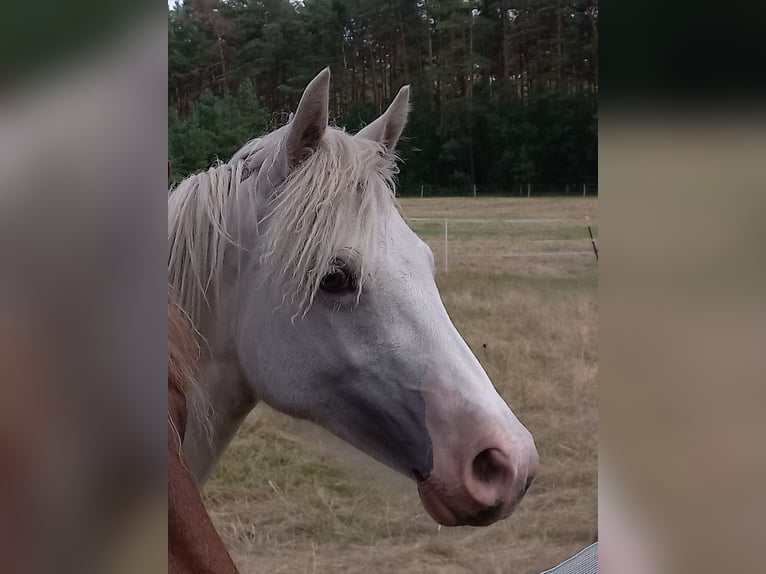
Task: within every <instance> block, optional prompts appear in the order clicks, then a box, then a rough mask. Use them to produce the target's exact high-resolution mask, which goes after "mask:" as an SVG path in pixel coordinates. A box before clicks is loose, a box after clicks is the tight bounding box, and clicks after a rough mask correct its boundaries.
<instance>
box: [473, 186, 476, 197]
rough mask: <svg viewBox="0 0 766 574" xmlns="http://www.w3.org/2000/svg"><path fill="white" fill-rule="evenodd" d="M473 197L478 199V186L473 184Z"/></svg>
mask: <svg viewBox="0 0 766 574" xmlns="http://www.w3.org/2000/svg"><path fill="white" fill-rule="evenodd" d="M473 196H474V197H476V184H475V183H474V184H473Z"/></svg>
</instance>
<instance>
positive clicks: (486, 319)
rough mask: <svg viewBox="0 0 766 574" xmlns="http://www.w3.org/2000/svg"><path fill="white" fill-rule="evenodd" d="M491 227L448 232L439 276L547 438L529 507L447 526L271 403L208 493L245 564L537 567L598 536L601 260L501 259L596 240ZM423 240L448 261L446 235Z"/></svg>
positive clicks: (453, 307) (467, 332)
mask: <svg viewBox="0 0 766 574" xmlns="http://www.w3.org/2000/svg"><path fill="white" fill-rule="evenodd" d="M401 203H402V209H403V211H404V213H405V214H406V215H408V216H410V217H449V218H477V219H490V218H492V219H516V218H562V219H574V220H577V221H574V222H571V221H568V222H563V223H562V224H561V225H563V226H567V225H568V226H570V227H572V226H575V227H576V226H577V225H578V221H579V222H582V221H585V217H586V216H589V217H590V218H591V221H593V220H594V219H595V216H596V202H595V200H593V199H547V198H546V199H525V198H524V199H510V198H509V199H500V198H492V199H478V200H477V199H473V198H470V199H438V200H437V199H424V200H423V199H419V198H417V199H405V200H402V202H401ZM524 225H527V226H529V225H530V224H524ZM583 225H587V223H585V224H583ZM413 227H414V228H415V229H416V230H418V227H417V225H416V224H413ZM489 229H491V230H492V233H482V232H481V230H474V231H473V232H471V231H470V230H468V232H466V233H464V234H462V235H461V234H459V233H456V234H455V235H454V236H453V237H451V238H450V246H449V250H450V253H449V258H450V259H449V273H443V272H440V273H439V274H438V277H437V281H438V283H439V287H440V289H441V292H442V295H443V297H444V300H445V303H446V306H447V308H448V310H449V311H450V314H451V316H452V318H453V320H454V321H455V323H456V325H457V327H458V329H459V330H460V332H461V333H462V334H463V336H464V337H465V339H466V340H467V341H468V343H469V345H470V346H471V348H472V349H474V352H476V354H477V356H478V357H479V360H480V361H481V362H482V364H483V365H484V366H485V368H486V369H487V372H488V373H489V375H490V377H491V378H492V380H493V381H494V383H495V384H496V386H497V387H498V390H499V391H500V392H501V394H502V395H503V396H504V397H505V398H506V400H507V401H508V402H509V404H510V405H511V406H512V408H513V410H514V412H515V413H516V414H517V415H518V416H519V418H520V419H521V420H522V421H523V422H524V423H525V424H526V425H527V427H528V428H529V429H530V430H531V431H532V433H533V435H534V436H535V440H536V442H537V445H538V450H539V452H540V458H541V470H540V473H539V475H538V478H537V480H536V481H535V484H534V486H533V487H532V489H531V490H530V492H529V493H528V495H527V497H526V498H525V500H524V502H523V503H522V505H521V507H520V509H519V510H518V511H517V512H516V513H515V514H514V515H513V516H512V517H511V518H509V519H508V520H505V521H502V522H500V523H498V524H495V525H493V526H491V527H488V528H482V529H477V528H470V527H465V528H455V529H446V528H443V529H439V528H438V527H437V526H436V524H435V523H434V522H433V521H432V520H431V519H430V518H429V517H428V516H427V515H426V513H425V512H424V511H423V509H422V508H421V506H420V503H419V500H418V497H417V492H416V490H415V487H414V484H412V483H410V482H409V481H407V480H406V479H404V478H402V477H400V476H398V475H396V474H394V473H393V472H392V471H389V470H388V469H385V468H384V467H382V466H381V465H379V464H377V463H375V462H373V461H371V460H369V459H368V458H366V457H364V456H363V455H361V454H359V453H357V452H356V451H353V450H352V449H351V448H350V447H348V446H346V445H344V444H342V443H340V441H338V440H337V439H334V438H333V437H331V436H329V435H328V434H327V433H324V432H321V431H317V429H316V428H315V427H312V426H310V425H308V424H306V423H302V422H299V421H293V420H291V419H288V418H287V417H284V416H282V415H279V414H278V413H275V412H273V411H271V410H269V409H268V408H266V407H263V406H259V407H258V408H257V409H256V410H255V411H254V413H253V414H252V415H251V416H250V417H249V418H248V419H247V421H246V422H245V425H244V426H243V428H242V429H241V430H240V432H239V434H238V435H237V437H236V438H235V440H234V442H233V444H232V446H231V448H230V449H229V451H228V452H227V454H226V455H225V457H224V459H223V461H222V463H221V465H220V467H219V468H218V470H217V472H216V474H215V476H214V478H213V479H212V480H211V482H210V483H209V484H208V486H207V488H206V490H205V497H206V502H207V505H208V508H209V510H210V512H211V514H212V516H213V519H214V521H215V523H216V526H217V527H218V529H219V531H220V532H221V534H222V536H223V538H224V540H225V542H226V543H227V546H228V547H229V549H230V550H231V552H232V554H233V556H234V558H235V560H236V562H237V564H238V565H239V567H240V568H241V570H242V572H244V573H249V572H269V573H271V572H274V573H277V572H290V573H293V572H300V573H302V572H326V573H334V572H369V573H372V572H375V573H378V572H380V573H389V572H390V573H418V574H425V573H431V572H433V573H436V572H439V573H465V572H488V573H494V572H497V573H505V572H508V573H511V572H513V573H521V574H526V573H535V572H540V571H542V570H544V569H546V568H548V567H551V566H553V565H554V564H556V563H558V562H559V561H561V560H562V559H564V558H565V557H567V556H569V555H571V554H573V553H574V552H575V551H577V550H579V549H580V548H582V547H583V546H585V545H587V544H589V543H590V542H591V541H592V540H593V539H594V538H595V537H596V536H597V526H596V509H597V508H596V500H597V497H596V492H597V443H598V439H597V413H596V386H595V376H596V369H597V355H596V352H597V333H596V314H597V307H596V283H597V270H596V264H595V261H594V259H593V256H592V254H591V255H590V256H589V257H585V256H567V257H539V256H535V257H501V256H497V254H498V253H499V254H502V253H519V252H523V251H527V252H535V253H537V252H540V251H550V250H558V251H579V250H587V249H589V248H590V243H589V242H588V241H587V240H584V239H581V238H579V237H575V238H570V237H569V236H565V234H564V232H562V231H561V229H555V228H554V229H550V226H542V227H537V228H534V226H532V229H528V230H525V231H524V232H523V233H518V232H517V230H514V229H508V228H507V226H506V227H503V226H502V225H500V224H491V225H490V227H489ZM549 232H550V234H549ZM566 233H569V232H568V231H567V232H566ZM586 233H587V231H586ZM549 235H550V236H552V238H553V239H554V241H549V240H548V239H547V237H548V236H549ZM422 236H423V238H424V239H425V240H426V241H428V242H429V244H431V245H432V249H433V250H434V252H435V255H436V258H437V262H438V261H440V255H443V253H441V252H440V249H443V235H441V234H429V233H427V232H425V233H423V234H422ZM488 255H489V256H491V257H488Z"/></svg>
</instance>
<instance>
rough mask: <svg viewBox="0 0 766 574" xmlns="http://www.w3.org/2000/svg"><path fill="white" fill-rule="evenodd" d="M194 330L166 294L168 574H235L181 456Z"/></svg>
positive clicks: (191, 390)
mask: <svg viewBox="0 0 766 574" xmlns="http://www.w3.org/2000/svg"><path fill="white" fill-rule="evenodd" d="M199 349H200V347H199V345H198V343H197V342H196V340H195V336H194V331H193V327H192V325H191V323H190V321H189V320H188V318H187V317H186V316H185V315H184V313H183V312H182V311H181V310H180V309H179V308H178V307H177V305H176V304H175V303H174V301H173V295H172V293H169V294H168V571H169V572H170V573H171V574H236V573H237V567H236V566H235V565H234V562H233V561H232V559H231V556H230V555H229V553H228V551H227V550H226V547H225V546H224V544H223V541H222V540H221V538H220V537H219V536H218V533H217V532H216V530H215V527H214V526H213V523H212V522H211V520H210V517H209V516H208V514H207V511H206V510H205V506H204V503H203V502H202V498H201V496H200V492H199V489H198V487H197V483H196V482H195V481H194V478H193V477H192V475H191V472H190V471H189V467H188V465H187V463H186V460H185V459H184V456H183V451H182V444H183V439H184V435H185V429H186V425H187V423H188V420H189V418H190V414H191V418H194V417H195V416H200V415H199V414H198V413H195V409H194V408H192V407H193V405H194V404H195V402H194V400H193V395H194V391H195V382H194V380H195V377H196V371H195V369H196V364H195V361H196V355H197V354H198V350H199Z"/></svg>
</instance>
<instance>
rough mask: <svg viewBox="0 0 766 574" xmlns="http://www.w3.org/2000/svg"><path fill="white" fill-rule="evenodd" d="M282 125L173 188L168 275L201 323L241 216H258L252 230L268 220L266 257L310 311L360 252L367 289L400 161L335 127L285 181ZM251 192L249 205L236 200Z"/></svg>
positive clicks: (360, 278)
mask: <svg viewBox="0 0 766 574" xmlns="http://www.w3.org/2000/svg"><path fill="white" fill-rule="evenodd" d="M283 129H284V128H282V130H283ZM282 130H277V131H276V132H271V133H270V134H268V135H266V136H264V137H262V138H257V139H254V140H251V141H249V142H248V143H246V144H245V145H244V146H243V147H242V148H241V149H240V150H239V151H238V152H237V153H235V154H234V156H233V157H232V159H231V160H230V161H229V162H228V163H225V164H219V165H216V166H213V167H212V168H210V169H208V170H207V171H203V172H200V173H197V174H195V175H192V176H190V177H188V178H187V179H185V180H184V181H182V182H181V183H180V184H179V185H178V186H177V187H176V188H174V189H173V190H172V191H171V193H170V196H169V200H168V243H169V246H168V247H169V252H168V276H169V281H170V283H171V285H173V286H174V287H175V289H176V290H177V292H178V294H179V297H180V302H181V305H182V306H183V308H184V309H186V310H187V312H188V313H189V314H190V315H191V317H192V319H193V321H194V323H195V324H196V325H198V326H200V327H201V326H202V325H203V324H204V321H205V317H206V315H207V314H208V313H209V312H210V310H212V309H213V307H214V304H215V299H216V297H217V296H218V287H219V286H220V284H221V274H222V271H223V259H224V254H225V252H226V250H227V248H228V247H229V245H231V244H232V243H233V244H238V241H239V239H240V238H239V233H238V232H237V233H235V232H233V228H234V226H233V222H234V221H242V219H241V218H242V217H243V216H245V217H252V219H251V220H250V219H245V220H244V221H245V222H247V221H250V224H251V225H252V226H254V228H255V229H258V226H259V223H260V224H261V225H262V224H263V223H264V222H265V223H266V225H265V226H264V230H265V231H264V233H263V234H262V236H261V237H260V241H262V242H263V250H262V251H261V253H262V256H261V263H262V264H264V265H269V266H270V268H271V273H270V274H269V275H270V277H271V279H272V280H277V281H279V287H280V290H281V291H282V293H283V301H292V302H298V303H299V304H300V306H301V308H302V309H303V310H304V311H306V310H308V308H309V307H310V305H311V304H312V302H313V300H314V296H315V295H316V293H317V291H318V289H319V285H320V283H321V280H322V277H323V276H324V275H325V273H327V272H328V271H329V270H330V268H331V266H332V265H333V261H334V260H335V258H336V257H338V256H339V255H342V254H343V253H344V252H349V251H352V252H354V253H355V265H356V268H355V269H356V273H357V285H358V289H359V290H360V292H361V288H362V286H363V284H364V282H365V280H366V279H367V278H368V277H369V274H370V270H371V268H372V262H373V259H374V253H375V249H374V242H375V240H376V238H377V237H379V231H380V229H381V226H382V225H383V224H384V222H385V220H386V215H387V213H388V210H389V209H393V208H395V199H394V178H395V175H396V161H395V157H394V156H393V155H392V154H390V153H386V152H385V150H384V149H383V147H382V146H381V144H378V143H376V142H372V141H368V140H365V139H361V138H355V137H354V136H352V135H350V134H347V133H345V132H344V131H342V130H339V129H336V128H328V129H327V130H326V131H325V134H324V136H323V138H322V140H321V142H320V145H319V148H318V149H317V150H316V151H315V152H314V153H313V154H311V155H310V156H309V157H308V158H307V159H306V160H305V161H304V162H303V163H302V164H301V165H299V166H298V167H297V168H296V169H295V170H293V171H292V173H290V174H289V175H288V176H287V177H286V178H284V177H282V178H281V179H282V180H283V181H278V179H279V178H277V176H276V175H275V174H274V173H273V170H274V169H275V168H276V167H278V161H279V157H280V151H281V145H282V140H283V139H284V138H283V137H282V133H283V132H282ZM275 180H277V181H276V183H273V182H274V181H275ZM244 194H249V195H250V198H249V199H250V201H249V202H243V201H238V199H241V198H242V196H243V195H244ZM255 195H258V196H261V197H262V198H266V199H268V202H267V203H266V204H265V205H266V206H267V208H266V209H265V212H264V213H255V212H254V210H253V212H252V213H239V212H238V211H239V210H244V209H246V206H248V205H249V206H254V205H255V204H256V202H255V199H256V198H255ZM245 225H247V223H245Z"/></svg>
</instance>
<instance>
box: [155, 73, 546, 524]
mask: <svg viewBox="0 0 766 574" xmlns="http://www.w3.org/2000/svg"><path fill="white" fill-rule="evenodd" d="M329 81H330V73H329V70H323V71H322V72H320V74H319V75H318V76H317V77H316V78H314V80H312V81H311V83H310V84H309V85H308V87H307V88H306V90H305V92H304V94H303V96H302V98H301V101H300V103H299V105H298V109H297V111H296V113H295V116H294V117H293V119H292V121H291V122H290V123H289V124H288V125H286V126H285V127H283V128H281V129H279V130H276V131H274V132H272V133H270V134H268V135H266V136H264V137H262V138H259V139H256V140H253V141H251V142H249V143H248V144H246V145H245V146H244V147H243V148H242V150H240V151H239V152H238V153H237V154H236V155H235V156H234V157H233V158H232V160H231V161H230V162H229V163H228V164H225V165H221V166H218V167H215V168H212V169H211V170H209V171H208V172H203V173H201V174H198V175H196V176H192V178H189V179H188V180H186V181H185V182H183V183H181V184H180V186H179V187H178V188H177V189H176V190H174V191H173V192H172V193H171V196H170V200H169V240H170V255H169V275H170V281H171V283H173V284H174V286H175V287H176V289H177V290H178V292H179V293H180V294H181V297H182V300H183V304H184V306H185V307H186V309H187V310H188V311H189V312H190V313H191V314H192V316H193V317H194V319H195V320H196V322H197V324H198V326H199V327H200V329H201V331H202V333H203V335H204V336H205V337H206V338H207V339H208V341H209V343H210V361H209V365H208V368H207V376H206V380H205V381H204V384H205V385H206V387H207V389H208V395H209V398H210V400H211V402H212V403H213V405H214V408H215V409H216V411H217V417H216V418H215V420H214V422H213V425H212V426H213V440H212V444H211V443H209V442H207V441H206V440H205V439H204V437H203V436H202V433H201V432H198V431H197V432H196V434H195V430H194V429H190V430H189V436H190V439H189V442H188V443H187V446H186V448H187V454H188V457H189V459H190V461H191V464H192V466H193V470H194V471H195V473H196V474H197V475H198V477H200V478H202V479H204V478H206V477H207V476H208V475H209V473H210V471H211V469H212V467H213V465H214V464H215V461H216V460H217V458H218V457H219V456H220V454H221V452H222V451H223V449H224V448H225V446H226V444H227V443H228V441H229V440H230V439H231V437H232V436H233V434H234V432H235V431H236V428H237V427H238V426H239V424H240V422H241V421H242V419H243V418H244V416H245V415H246V414H247V412H249V410H250V409H251V408H252V407H253V406H254V405H255V403H256V402H258V401H261V400H262V401H264V402H266V403H267V404H269V405H271V406H272V407H274V408H276V409H278V410H280V411H282V412H285V413H287V414H290V415H293V416H296V417H300V418H303V419H308V420H311V421H313V422H315V423H317V424H319V425H321V426H323V427H325V428H327V429H329V430H330V431H331V432H333V433H334V434H336V435H338V436H340V437H341V438H343V439H344V440H346V441H348V442H349V443H351V444H352V445H354V446H356V447H358V448H359V449H361V450H362V451H364V452H366V453H368V454H370V455H371V456H373V457H375V458H377V459H378V460H380V461H382V462H384V463H386V464H388V465H389V466H391V467H393V468H395V469H397V470H399V471H400V472H402V473H404V474H406V475H407V476H410V477H411V478H413V479H414V480H416V481H417V483H418V490H419V492H420V495H421V500H422V502H423V505H424V507H425V508H426V510H427V511H428V512H429V513H430V514H431V516H432V517H433V518H434V519H435V520H437V521H438V522H440V523H441V524H445V525H460V524H473V525H485V524H490V523H492V522H494V521H496V520H498V519H500V518H504V517H506V516H508V515H509V514H510V513H511V512H512V511H513V509H514V508H515V507H516V505H517V504H518V503H519V501H520V500H521V498H522V496H523V495H524V493H525V492H526V490H527V488H528V487H529V484H530V483H531V481H532V478H533V477H534V475H535V473H536V472H537V467H538V456H537V451H536V449H535V445H534V442H533V440H532V437H531V435H530V433H529V432H528V431H527V429H526V428H525V427H524V426H523V425H522V424H521V423H520V422H519V421H518V420H517V418H516V417H515V416H514V414H513V413H512V412H511V410H510V409H509V408H508V405H507V404H506V403H505V401H504V400H503V399H502V398H501V397H500V396H499V395H498V393H497V392H496V390H495V388H494V387H493V385H492V383H491V381H490V380H489V378H488V377H487V374H486V373H485V371H484V369H483V368H482V367H481V365H480V364H479V362H478V360H477V359H476V357H475V356H474V355H473V353H472V352H471V350H470V349H469V347H468V345H467V344H466V343H465V341H464V340H463V339H462V337H461V336H460V334H459V333H458V332H457V330H456V329H455V327H454V325H453V324H452V322H451V320H450V318H449V316H448V314H447V311H446V310H445V308H444V305H443V304H442V301H441V298H440V296H439V292H438V290H437V287H436V283H435V281H434V261H433V256H432V254H431V251H430V249H429V248H428V246H427V245H426V244H425V243H424V242H423V241H421V240H420V239H419V238H418V237H417V236H416V235H415V234H414V233H413V232H412V230H411V229H410V228H409V227H408V226H407V224H406V223H405V222H404V220H403V219H402V217H401V215H400V214H399V212H398V210H397V207H396V203H395V199H394V175H395V173H396V158H395V154H394V149H395V145H396V142H397V140H398V138H399V136H400V135H401V133H402V130H403V129H404V126H405V122H406V118H407V113H408V107H409V104H408V99H409V89H408V87H404V88H402V89H401V90H400V92H399V94H398V95H397V96H396V98H395V99H394V101H393V103H392V104H391V106H390V107H389V108H388V110H387V111H386V112H385V113H384V114H383V115H382V116H381V117H379V118H378V119H377V120H376V121H375V122H373V123H371V124H369V125H368V126H366V127H365V128H364V129H363V130H361V131H360V132H359V133H357V134H356V135H350V134H347V133H345V132H344V131H341V130H338V129H335V128H332V127H329V126H328V101H329Z"/></svg>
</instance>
